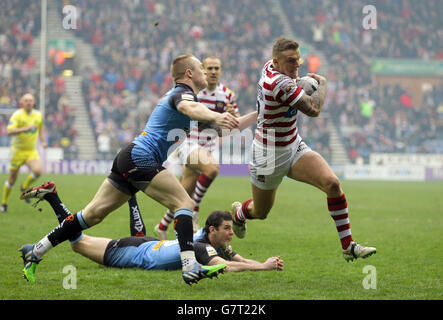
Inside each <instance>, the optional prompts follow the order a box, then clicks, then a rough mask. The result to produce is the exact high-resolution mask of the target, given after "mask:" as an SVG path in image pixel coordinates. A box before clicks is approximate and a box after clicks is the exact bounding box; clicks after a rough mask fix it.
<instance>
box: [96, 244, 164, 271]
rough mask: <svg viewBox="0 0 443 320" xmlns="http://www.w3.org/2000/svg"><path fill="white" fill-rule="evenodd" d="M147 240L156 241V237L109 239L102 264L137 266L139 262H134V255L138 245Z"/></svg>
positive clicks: (123, 266) (119, 266)
mask: <svg viewBox="0 0 443 320" xmlns="http://www.w3.org/2000/svg"><path fill="white" fill-rule="evenodd" d="M149 241H158V239H157V238H153V237H128V238H123V239H118V240H111V241H110V242H109V244H108V246H107V247H106V250H105V255H104V258H103V264H104V265H105V266H108V267H115V268H139V267H140V266H139V264H138V263H134V257H135V256H136V254H137V252H138V247H139V246H140V245H141V244H143V243H145V242H149Z"/></svg>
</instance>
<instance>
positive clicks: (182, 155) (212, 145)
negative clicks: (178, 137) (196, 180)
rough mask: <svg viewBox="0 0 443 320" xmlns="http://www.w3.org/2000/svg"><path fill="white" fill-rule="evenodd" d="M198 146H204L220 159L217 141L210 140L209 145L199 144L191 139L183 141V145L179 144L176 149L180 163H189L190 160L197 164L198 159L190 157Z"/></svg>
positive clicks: (203, 147)
mask: <svg viewBox="0 0 443 320" xmlns="http://www.w3.org/2000/svg"><path fill="white" fill-rule="evenodd" d="M197 148H202V149H204V150H206V151H207V152H209V153H210V154H211V155H212V156H213V157H214V158H215V159H216V160H218V157H219V155H218V144H217V143H216V142H209V144H208V145H202V144H198V143H197V142H193V141H191V140H189V139H186V140H185V141H183V143H182V144H181V145H179V146H178V147H177V149H176V151H177V157H178V159H179V163H180V164H182V165H187V164H188V162H189V163H191V164H197V163H198V159H197V158H196V159H188V157H189V155H190V154H191V153H192V152H193V151H194V150H196V149H197Z"/></svg>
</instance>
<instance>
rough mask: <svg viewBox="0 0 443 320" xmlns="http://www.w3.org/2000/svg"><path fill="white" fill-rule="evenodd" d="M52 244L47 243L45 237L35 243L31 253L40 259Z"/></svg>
mask: <svg viewBox="0 0 443 320" xmlns="http://www.w3.org/2000/svg"><path fill="white" fill-rule="evenodd" d="M52 247H53V246H52V243H51V242H50V241H49V239H48V236H45V237H44V238H43V239H41V240H40V241H39V242H37V243H36V244H35V246H34V249H33V250H32V252H33V253H34V255H35V257H36V258H37V259H41V257H42V256H43V255H44V254H45V253H46V252H48V251H49V250H50V249H51V248H52Z"/></svg>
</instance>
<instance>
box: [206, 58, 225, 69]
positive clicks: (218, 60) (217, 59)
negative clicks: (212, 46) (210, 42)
mask: <svg viewBox="0 0 443 320" xmlns="http://www.w3.org/2000/svg"><path fill="white" fill-rule="evenodd" d="M208 59H212V60H218V61H219V62H220V67H221V65H222V62H221V59H220V58H219V57H216V56H207V57H206V58H204V59H203V66H205V65H206V60H208Z"/></svg>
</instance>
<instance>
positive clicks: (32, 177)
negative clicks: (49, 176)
mask: <svg viewBox="0 0 443 320" xmlns="http://www.w3.org/2000/svg"><path fill="white" fill-rule="evenodd" d="M35 180H37V177H36V176H35V175H34V174H33V173H32V172H31V173H30V174H28V176H27V177H26V180H25V182H23V184H22V189H23V190H26V189H28V188H29V186H30V185H31V184H32V183H33V182H34V181H35Z"/></svg>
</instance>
